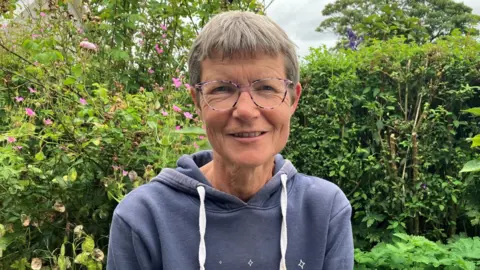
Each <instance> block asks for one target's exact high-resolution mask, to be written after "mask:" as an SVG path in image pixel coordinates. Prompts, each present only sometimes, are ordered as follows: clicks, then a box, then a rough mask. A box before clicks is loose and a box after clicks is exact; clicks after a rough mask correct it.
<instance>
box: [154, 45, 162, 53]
mask: <svg viewBox="0 0 480 270" xmlns="http://www.w3.org/2000/svg"><path fill="white" fill-rule="evenodd" d="M155 50H156V51H157V53H158V54H162V53H163V49H161V48H160V47H158V43H157V44H155Z"/></svg>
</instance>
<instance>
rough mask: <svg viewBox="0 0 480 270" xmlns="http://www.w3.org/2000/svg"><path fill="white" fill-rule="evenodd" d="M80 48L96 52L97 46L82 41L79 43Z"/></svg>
mask: <svg viewBox="0 0 480 270" xmlns="http://www.w3.org/2000/svg"><path fill="white" fill-rule="evenodd" d="M80 47H82V48H84V49H87V50H92V51H97V49H98V48H97V45H95V44H93V43H91V42H88V41H82V42H80Z"/></svg>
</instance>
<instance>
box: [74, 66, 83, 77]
mask: <svg viewBox="0 0 480 270" xmlns="http://www.w3.org/2000/svg"><path fill="white" fill-rule="evenodd" d="M82 72H83V70H82V66H81V65H75V66H73V67H72V73H73V76H75V77H77V78H78V77H80V76H82Z"/></svg>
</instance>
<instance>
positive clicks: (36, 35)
mask: <svg viewBox="0 0 480 270" xmlns="http://www.w3.org/2000/svg"><path fill="white" fill-rule="evenodd" d="M41 36H42V35H39V34H32V38H33V39H36V38H39V37H41Z"/></svg>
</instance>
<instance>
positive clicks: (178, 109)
mask: <svg viewBox="0 0 480 270" xmlns="http://www.w3.org/2000/svg"><path fill="white" fill-rule="evenodd" d="M173 110H174V111H176V112H181V111H182V109H180V108H179V107H178V106H177V105H173Z"/></svg>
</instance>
